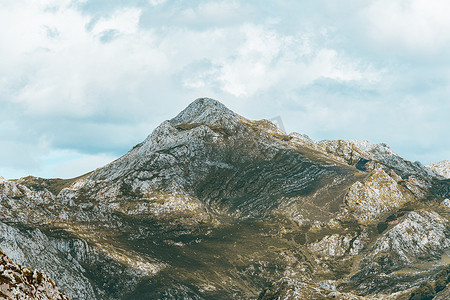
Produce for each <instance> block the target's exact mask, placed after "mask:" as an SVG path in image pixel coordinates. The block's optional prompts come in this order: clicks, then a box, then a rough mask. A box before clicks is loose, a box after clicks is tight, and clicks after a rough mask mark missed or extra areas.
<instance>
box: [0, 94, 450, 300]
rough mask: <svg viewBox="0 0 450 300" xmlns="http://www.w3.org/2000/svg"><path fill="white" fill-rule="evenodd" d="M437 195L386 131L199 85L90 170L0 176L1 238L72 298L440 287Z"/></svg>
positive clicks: (440, 205) (446, 242)
mask: <svg viewBox="0 0 450 300" xmlns="http://www.w3.org/2000/svg"><path fill="white" fill-rule="evenodd" d="M447 198H450V180H449V179H446V178H444V177H442V176H439V175H437V174H436V173H435V172H434V171H432V170H430V169H429V168H427V167H425V166H423V165H421V164H420V163H415V162H410V161H408V160H406V159H404V158H402V157H400V156H398V155H397V154H395V153H394V152H393V151H392V150H391V149H390V148H389V147H388V146H387V145H385V144H372V143H370V142H367V141H364V142H360V141H344V140H333V141H322V142H316V141H314V140H312V139H310V138H309V137H308V136H306V135H304V134H298V133H292V134H286V133H284V132H283V131H281V130H280V129H278V128H277V126H275V125H274V124H273V123H271V122H269V121H267V120H260V121H253V120H248V119H246V118H244V117H242V116H240V115H238V114H236V113H234V112H233V111H231V110H229V109H228V108H227V107H225V106H224V105H223V104H221V103H220V102H218V101H216V100H213V99H208V98H201V99H197V100H195V101H194V102H193V103H191V104H190V105H189V106H188V107H187V108H186V109H185V110H183V111H182V112H181V113H179V114H178V115H177V116H176V117H174V118H173V119H171V120H168V121H165V122H163V123H162V124H161V125H159V126H158V127H157V128H156V129H155V130H154V131H153V132H152V133H151V134H150V135H149V136H148V137H147V138H146V139H145V140H144V141H143V142H142V143H140V144H138V145H136V146H134V147H133V148H132V149H131V150H130V151H129V152H128V153H127V154H125V155H124V156H122V157H121V158H119V159H117V160H115V161H113V162H111V163H110V164H108V165H106V166H104V167H102V168H99V169H97V170H94V171H92V172H90V173H88V174H85V175H83V176H80V177H77V178H73V179H69V180H63V179H44V178H38V177H31V176H30V177H25V178H21V179H18V180H4V179H2V180H0V209H1V214H0V249H2V251H3V252H4V253H5V254H7V255H8V256H9V257H10V258H11V259H12V260H13V261H15V262H17V263H19V264H23V265H27V266H29V267H31V268H33V269H36V270H39V271H41V272H43V273H45V274H47V275H48V276H50V277H51V278H52V279H53V280H54V281H55V282H56V283H57V284H58V286H59V287H60V289H61V290H62V291H64V292H65V293H66V294H67V295H68V296H70V297H71V298H72V299H257V298H259V299H305V297H309V296H305V295H314V297H315V298H316V299H322V298H323V299H328V298H330V297H334V298H336V299H352V298H353V299H408V298H410V297H412V298H413V299H421V298H419V297H422V296H424V297H425V296H426V293H427V292H429V293H430V295H432V296H436V297H441V298H442V297H445V294H444V293H448V289H450V287H449V288H446V285H447V283H448V281H450V278H449V276H447V275H448V274H447V273H448V269H449V268H448V267H446V265H447V264H448V262H449V256H448V250H449V247H450V231H449V225H448V218H449V212H450V210H449V208H448V206H446V205H445V203H447V202H448V200H446V199H447ZM446 201H447V202H446ZM425 283H426V284H425ZM443 295H444V296H443ZM311 297H313V296H311ZM414 297H416V298H414ZM306 299H307V298H306Z"/></svg>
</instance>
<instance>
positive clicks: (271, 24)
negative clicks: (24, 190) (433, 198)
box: [0, 0, 450, 178]
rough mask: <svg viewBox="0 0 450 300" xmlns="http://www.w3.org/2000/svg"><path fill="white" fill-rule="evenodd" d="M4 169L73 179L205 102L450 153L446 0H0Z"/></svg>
mask: <svg viewBox="0 0 450 300" xmlns="http://www.w3.org/2000/svg"><path fill="white" fill-rule="evenodd" d="M1 2H2V3H1V8H0V20H1V26H0V175H1V176H3V177H6V178H17V177H22V176H26V175H30V174H32V175H35V176H42V177H63V178H67V177H74V176H78V175H81V174H83V173H85V172H88V171H90V170H92V169H94V168H96V167H99V166H101V165H103V164H106V163H107V162H109V161H111V160H113V159H115V158H117V157H119V156H120V155H123V154H124V153H126V151H127V150H128V149H130V148H131V147H132V146H133V145H135V144H137V143H139V142H141V141H142V140H144V139H145V137H146V136H147V135H148V134H149V133H151V131H152V130H153V129H154V128H155V127H156V126H157V125H158V124H159V123H161V122H162V121H163V120H165V119H169V118H171V117H173V116H175V115H176V114H177V113H178V112H179V111H181V110H182V109H183V108H184V107H185V106H187V105H188V104H189V103H190V102H191V101H193V100H194V99H196V98H198V97H211V98H215V99H217V100H220V101H221V102H223V103H224V104H225V105H227V106H228V107H229V108H231V109H233V110H234V111H236V112H238V113H239V114H241V115H243V116H246V117H248V118H251V119H261V118H267V119H270V118H272V117H275V116H281V117H282V119H283V122H284V125H285V127H286V129H287V131H289V132H292V131H297V132H300V133H306V134H308V135H310V136H311V137H312V138H314V139H316V140H321V139H339V138H342V139H360V140H364V139H367V140H370V141H372V142H385V143H387V144H388V145H390V146H391V148H392V149H393V150H394V151H395V152H397V153H399V154H400V155H401V156H403V157H405V158H407V159H409V160H412V161H416V160H418V161H421V162H422V163H424V164H428V163H430V162H435V161H440V160H444V159H450V139H449V133H448V131H449V129H450V118H449V115H450V100H449V95H450V88H449V87H450V35H449V34H448V33H449V32H450V18H448V11H450V2H449V1H446V0H410V1H407V0H396V1H394V0H374V1H359V0H342V1H320V0H317V1H294V0H279V1H181V0H179V1H170V0H147V1H144V0H142V1H137V0H136V1H113V0H84V1H83V0H78V1H77V0H3V1H1Z"/></svg>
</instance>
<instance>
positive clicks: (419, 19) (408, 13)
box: [361, 0, 450, 53]
mask: <svg viewBox="0 0 450 300" xmlns="http://www.w3.org/2000/svg"><path fill="white" fill-rule="evenodd" d="M449 11H450V2H449V1H446V0H397V1H391V0H377V1H373V2H372V3H371V4H370V5H369V6H368V7H367V8H365V10H364V11H363V12H362V14H361V16H362V18H363V20H362V21H361V22H362V24H364V23H367V27H366V28H367V29H368V33H369V34H370V37H371V38H372V39H374V40H375V42H377V43H380V44H382V45H384V46H385V47H394V48H395V47H398V48H400V50H403V51H406V52H413V53H414V52H417V51H426V52H434V51H438V50H440V49H441V48H442V47H444V46H448V44H449V42H450V36H449V35H448V32H449V30H450V18H449V17H448V12H449Z"/></svg>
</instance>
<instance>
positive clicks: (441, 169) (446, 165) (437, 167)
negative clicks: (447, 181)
mask: <svg viewBox="0 0 450 300" xmlns="http://www.w3.org/2000/svg"><path fill="white" fill-rule="evenodd" d="M427 168H428V169H430V170H431V171H433V172H434V173H436V174H437V175H440V176H442V177H444V178H450V160H443V161H441V162H438V163H434V164H430V165H428V166H427Z"/></svg>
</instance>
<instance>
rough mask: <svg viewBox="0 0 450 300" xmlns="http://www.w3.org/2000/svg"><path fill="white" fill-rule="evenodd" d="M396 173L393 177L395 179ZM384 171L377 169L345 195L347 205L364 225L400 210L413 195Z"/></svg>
mask: <svg viewBox="0 0 450 300" xmlns="http://www.w3.org/2000/svg"><path fill="white" fill-rule="evenodd" d="M395 175H396V174H395V173H393V176H394V178H395ZM394 178H393V177H391V176H389V175H388V174H386V173H385V172H384V171H383V170H382V169H377V170H375V171H373V172H372V173H371V175H370V176H369V177H368V178H367V179H365V180H364V181H363V182H360V181H358V182H355V183H354V184H353V185H352V186H351V187H350V189H349V191H348V193H347V194H346V195H345V203H346V205H347V206H348V209H349V210H350V211H351V213H352V214H353V215H354V216H355V218H356V219H357V220H358V221H360V222H361V223H363V224H367V223H370V222H375V221H377V218H378V217H379V216H381V215H383V214H385V213H386V212H389V211H392V210H394V209H398V208H399V207H401V206H402V205H403V204H405V203H406V202H407V201H408V200H410V199H411V195H409V194H408V193H406V191H405V190H404V189H403V188H402V187H401V186H400V185H399V184H398V183H397V181H396V180H395V179H394Z"/></svg>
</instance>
